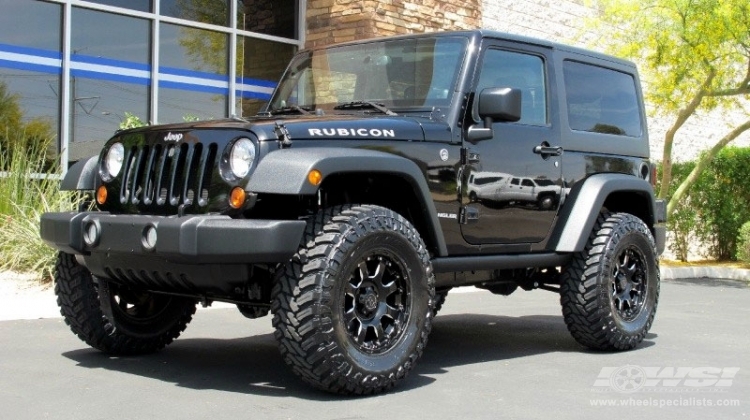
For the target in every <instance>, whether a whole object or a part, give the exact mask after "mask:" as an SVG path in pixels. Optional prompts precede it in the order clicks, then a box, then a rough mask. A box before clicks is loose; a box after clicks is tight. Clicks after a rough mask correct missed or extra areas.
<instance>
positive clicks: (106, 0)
mask: <svg viewBox="0 0 750 420" xmlns="http://www.w3.org/2000/svg"><path fill="white" fill-rule="evenodd" d="M86 1H90V2H92V3H100V4H106V5H109V6H116V7H123V8H126V9H133V10H138V11H141V12H150V11H151V0H86Z"/></svg>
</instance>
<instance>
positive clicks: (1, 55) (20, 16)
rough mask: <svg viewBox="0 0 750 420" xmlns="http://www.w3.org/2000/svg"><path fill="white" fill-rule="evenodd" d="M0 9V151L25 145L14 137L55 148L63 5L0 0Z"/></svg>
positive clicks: (57, 124) (58, 104) (57, 129)
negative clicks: (40, 140)
mask: <svg viewBox="0 0 750 420" xmlns="http://www.w3.org/2000/svg"><path fill="white" fill-rule="evenodd" d="M0 10H2V11H3V13H2V14H0V148H6V147H13V146H14V144H17V143H16V142H17V141H24V140H23V138H22V137H18V136H19V135H23V136H25V138H27V139H28V138H34V139H42V140H45V141H50V142H51V144H53V145H55V144H56V143H57V141H56V138H57V137H58V133H59V131H60V117H59V116H60V113H59V111H60V96H61V95H60V74H61V67H62V55H61V53H60V51H61V45H62V43H61V35H60V34H61V32H62V31H61V26H62V7H61V6H60V5H59V4H54V3H44V2H40V1H23V2H20V1H18V0H0ZM29 28H34V30H33V31H30V30H29ZM58 150H59V149H58Z"/></svg>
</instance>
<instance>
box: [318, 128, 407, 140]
mask: <svg viewBox="0 0 750 420" xmlns="http://www.w3.org/2000/svg"><path fill="white" fill-rule="evenodd" d="M307 132H308V134H310V136H311V137H388V138H392V137H396V130H380V129H377V128H308V129H307Z"/></svg>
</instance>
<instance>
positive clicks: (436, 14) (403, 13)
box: [305, 0, 482, 48]
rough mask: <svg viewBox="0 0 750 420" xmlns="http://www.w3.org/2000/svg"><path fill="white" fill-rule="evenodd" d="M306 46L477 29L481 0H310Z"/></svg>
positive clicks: (480, 14)
mask: <svg viewBox="0 0 750 420" xmlns="http://www.w3.org/2000/svg"><path fill="white" fill-rule="evenodd" d="M306 22H307V33H306V45H305V46H306V47H307V48H313V47H318V46H323V45H329V44H333V43H338V42H346V41H354V40H359V39H365V38H373V37H380V36H388V35H396V34H409V33H419V32H433V31H444V30H460V29H476V28H479V27H480V26H481V24H482V1H481V0H421V1H420V0H380V1H374V0H309V1H308V3H307V11H306Z"/></svg>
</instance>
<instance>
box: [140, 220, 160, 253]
mask: <svg viewBox="0 0 750 420" xmlns="http://www.w3.org/2000/svg"><path fill="white" fill-rule="evenodd" d="M156 239H157V234H156V226H154V225H148V226H146V229H144V230H143V239H142V241H141V242H142V243H143V248H145V249H146V250H147V251H153V250H154V248H156Z"/></svg>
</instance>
